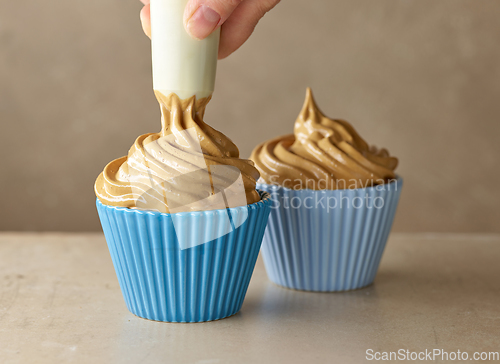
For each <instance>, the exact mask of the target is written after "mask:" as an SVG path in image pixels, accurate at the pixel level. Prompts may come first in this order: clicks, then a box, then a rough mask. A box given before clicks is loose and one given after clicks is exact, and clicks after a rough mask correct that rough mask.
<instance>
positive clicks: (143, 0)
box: [141, 0, 149, 5]
mask: <svg viewBox="0 0 500 364" xmlns="http://www.w3.org/2000/svg"><path fill="white" fill-rule="evenodd" d="M141 3H143V4H144V5H149V0H141Z"/></svg>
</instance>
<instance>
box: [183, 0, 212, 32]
mask: <svg viewBox="0 0 500 364" xmlns="http://www.w3.org/2000/svg"><path fill="white" fill-rule="evenodd" d="M219 21H220V15H219V14H218V13H217V12H216V11H215V10H213V9H210V8H209V7H208V6H205V5H201V6H200V7H199V8H198V9H197V10H196V11H195V12H194V14H193V15H192V16H191V18H190V19H189V20H188V22H187V26H186V28H187V31H188V33H189V34H191V36H192V37H193V38H196V39H204V38H206V37H208V36H209V35H210V33H212V32H213V31H214V29H215V27H217V25H218V24H219Z"/></svg>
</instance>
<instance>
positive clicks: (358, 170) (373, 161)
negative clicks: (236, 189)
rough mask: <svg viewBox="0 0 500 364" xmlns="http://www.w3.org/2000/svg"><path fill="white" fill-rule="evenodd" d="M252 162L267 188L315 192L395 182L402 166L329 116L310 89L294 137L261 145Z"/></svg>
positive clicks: (382, 150) (288, 136) (348, 127)
mask: <svg viewBox="0 0 500 364" xmlns="http://www.w3.org/2000/svg"><path fill="white" fill-rule="evenodd" d="M251 159H252V160H253V161H254V162H255V165H256V167H257V169H258V170H259V172H260V174H261V181H263V182H265V183H268V184H275V185H281V186H284V187H287V188H293V189H306V188H307V189H314V190H321V189H343V188H361V187H367V186H373V185H378V184H383V183H386V182H387V181H389V180H390V179H393V178H395V174H394V169H395V168H396V166H397V164H398V160H397V159H396V158H394V157H391V156H389V153H388V152H387V150H386V149H380V150H379V149H377V148H376V147H373V146H371V147H370V146H369V145H368V144H367V143H366V142H365V141H364V140H363V139H362V138H361V137H360V136H359V135H358V133H357V132H356V131H355V130H354V128H353V127H352V126H351V125H350V124H349V123H348V122H346V121H344V120H334V119H330V118H328V117H326V116H325V115H324V114H323V113H322V112H321V111H320V110H319V108H318V107H317V105H316V103H315V101H314V99H313V96H312V92H311V89H310V88H308V89H307V93H306V100H305V102H304V106H303V107H302V111H301V112H300V114H299V116H298V118H297V120H296V122H295V127H294V134H289V135H285V136H281V137H278V138H275V139H272V140H269V141H266V142H264V143H262V144H260V145H258V146H257V147H256V148H255V149H254V150H253V152H252V156H251Z"/></svg>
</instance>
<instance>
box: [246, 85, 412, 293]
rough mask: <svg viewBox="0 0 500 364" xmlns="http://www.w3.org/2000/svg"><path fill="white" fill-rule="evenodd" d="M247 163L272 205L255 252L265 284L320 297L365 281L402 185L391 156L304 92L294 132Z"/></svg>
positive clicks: (264, 146)
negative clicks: (257, 174)
mask: <svg viewBox="0 0 500 364" xmlns="http://www.w3.org/2000/svg"><path fill="white" fill-rule="evenodd" d="M251 159H252V160H253V161H254V162H255V165H256V167H257V169H258V170H259V172H260V174H261V178H260V180H259V181H258V183H257V188H258V189H260V190H263V191H266V192H268V193H269V194H270V195H271V200H272V206H271V214H270V218H269V222H268V226H267V228H266V231H265V233H264V240H263V243H262V248H261V251H262V256H263V260H264V264H265V267H266V271H267V274H268V277H269V279H270V280H271V281H272V282H274V283H276V284H278V285H280V286H284V287H287V288H292V289H298V290H306V291H323V292H333V291H345V290H352V289H357V288H362V287H365V286H367V285H369V284H371V283H372V282H373V281H374V279H375V275H376V273H377V270H378V266H379V263H380V260H381V258H382V254H383V251H384V248H385V245H386V242H387V238H388V236H389V233H390V230H391V227H392V223H393V220H394V216H395V213H396V208H397V205H398V201H399V196H400V193H401V188H402V185H403V180H402V178H401V177H399V176H397V175H395V173H394V169H395V168H396V166H397V163H398V161H397V159H396V158H394V157H390V156H389V153H388V152H387V151H386V150H385V149H381V150H378V149H376V148H374V147H370V146H369V145H368V144H367V143H366V142H365V141H364V140H363V139H362V138H361V137H360V136H359V135H358V134H357V133H356V131H355V130H354V128H353V127H352V126H351V125H350V124H349V123H347V122H346V121H343V120H333V119H330V118H328V117H326V116H324V115H323V114H322V113H321V111H320V110H319V109H318V107H317V106H316V103H315V102H314V100H313V97H312V93H311V90H310V89H307V95H306V101H305V103H304V106H303V108H302V111H301V113H300V115H299V117H298V118H297V121H296V122H295V127H294V134H291V135H286V136H283V137H278V138H275V139H272V140H270V141H267V142H264V143H262V144H260V145H259V146H257V147H256V148H255V149H254V151H253V153H252V157H251Z"/></svg>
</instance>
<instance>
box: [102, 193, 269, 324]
mask: <svg viewBox="0 0 500 364" xmlns="http://www.w3.org/2000/svg"><path fill="white" fill-rule="evenodd" d="M259 193H260V194H261V198H262V199H261V201H259V202H256V203H254V204H251V205H248V206H241V207H235V208H229V209H222V210H212V211H198V212H180V213H176V214H165V213H159V212H153V211H145V210H137V209H128V208H123V207H115V206H107V205H103V204H102V203H101V202H100V201H99V200H97V202H96V204H97V211H98V213H99V218H100V220H101V225H102V229H103V231H104V235H105V237H106V241H107V243H108V248H109V252H110V254H111V259H112V261H113V265H114V267H115V271H116V275H117V276H118V281H119V283H120V288H121V290H122V293H123V297H124V298H125V303H126V305H127V308H128V309H129V310H130V312H132V313H133V314H135V315H137V316H139V317H143V318H147V319H150V320H156V321H168V322H202V321H211V320H218V319H221V318H224V317H227V316H231V315H234V314H235V313H237V312H238V311H239V310H240V308H241V305H242V304H243V299H244V298H245V294H246V291H247V288H248V284H249V282H250V278H251V275H252V272H253V269H254V267H255V262H256V260H257V256H258V254H259V249H260V246H261V242H262V237H263V234H264V230H265V227H266V223H267V220H268V217H269V212H270V205H271V199H270V196H269V195H268V194H267V193H265V192H259ZM214 237H216V238H215V239H214ZM179 239H181V241H180V240H179ZM187 239H190V240H191V242H193V241H194V242H195V243H193V244H189V241H187ZM186 244H187V245H186Z"/></svg>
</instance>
